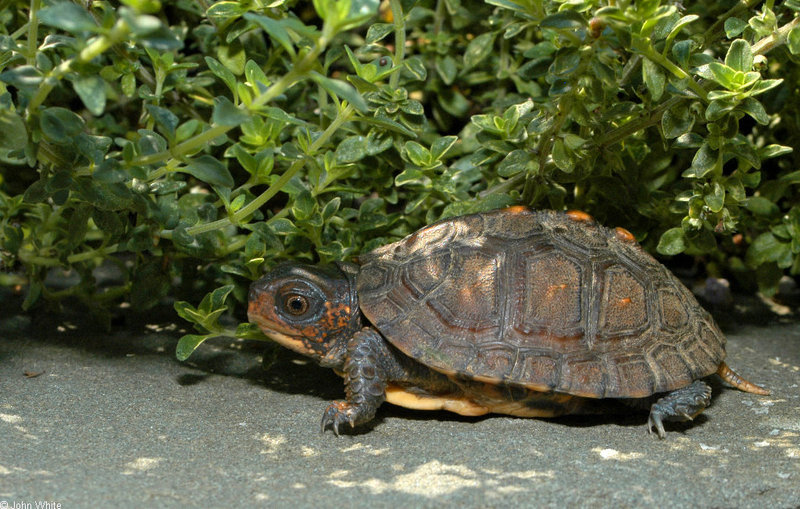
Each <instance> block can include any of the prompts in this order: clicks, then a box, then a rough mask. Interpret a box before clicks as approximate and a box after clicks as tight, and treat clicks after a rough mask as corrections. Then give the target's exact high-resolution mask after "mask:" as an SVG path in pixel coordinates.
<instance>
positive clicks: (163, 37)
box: [117, 7, 183, 51]
mask: <svg viewBox="0 0 800 509" xmlns="http://www.w3.org/2000/svg"><path fill="white" fill-rule="evenodd" d="M117 13H119V16H120V17H121V18H122V19H123V20H125V22H126V23H127V24H128V27H130V29H131V33H132V34H133V35H134V36H135V37H136V40H137V41H138V42H139V43H140V44H141V45H142V46H144V47H145V48H150V49H154V50H158V51H171V50H178V49H181V48H182V47H183V41H181V40H180V39H178V38H177V37H176V36H175V34H174V33H172V31H171V30H170V29H169V28H168V27H167V26H165V25H164V24H163V23H162V22H161V20H160V19H158V18H157V17H155V16H150V15H148V14H136V12H134V11H133V10H132V9H130V8H128V7H120V8H119V9H117Z"/></svg>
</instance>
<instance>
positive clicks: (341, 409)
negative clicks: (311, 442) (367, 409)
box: [321, 401, 356, 437]
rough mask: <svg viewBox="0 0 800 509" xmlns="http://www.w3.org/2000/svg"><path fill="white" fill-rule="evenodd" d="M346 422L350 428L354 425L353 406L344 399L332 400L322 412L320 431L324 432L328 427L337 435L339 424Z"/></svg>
mask: <svg viewBox="0 0 800 509" xmlns="http://www.w3.org/2000/svg"><path fill="white" fill-rule="evenodd" d="M344 423H348V424H350V428H355V427H356V417H355V408H354V407H353V406H352V405H350V404H349V403H348V402H346V401H334V402H333V403H331V404H330V405H328V408H326V409H325V412H324V413H323V414H322V422H321V425H322V429H321V433H325V430H327V429H328V428H329V427H330V428H331V429H333V434H334V435H336V436H337V437H338V436H339V426H340V425H342V424H344Z"/></svg>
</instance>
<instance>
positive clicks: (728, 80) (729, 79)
mask: <svg viewBox="0 0 800 509" xmlns="http://www.w3.org/2000/svg"><path fill="white" fill-rule="evenodd" d="M708 70H709V71H711V77H712V78H713V79H714V81H716V82H717V83H719V84H720V85H722V86H723V87H725V88H727V89H728V90H736V88H737V84H738V83H737V81H736V70H735V69H733V68H731V67H729V66H727V65H724V64H720V63H719V62H711V63H710V64H708Z"/></svg>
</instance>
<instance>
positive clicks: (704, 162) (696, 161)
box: [683, 143, 719, 178]
mask: <svg viewBox="0 0 800 509" xmlns="http://www.w3.org/2000/svg"><path fill="white" fill-rule="evenodd" d="M718 160H719V151H717V150H714V149H712V148H711V146H709V144H708V143H703V145H702V146H701V147H700V149H698V151H697V152H695V154H694V157H693V158H692V166H691V168H689V169H688V170H686V171H685V172H683V176H684V177H690V178H702V177H704V176H706V175H707V174H708V173H710V172H711V171H712V170H714V168H716V166H717V161H718Z"/></svg>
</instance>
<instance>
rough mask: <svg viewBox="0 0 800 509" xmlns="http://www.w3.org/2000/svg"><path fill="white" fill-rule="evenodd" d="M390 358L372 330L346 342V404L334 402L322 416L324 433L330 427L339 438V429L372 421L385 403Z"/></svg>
mask: <svg viewBox="0 0 800 509" xmlns="http://www.w3.org/2000/svg"><path fill="white" fill-rule="evenodd" d="M386 355H387V352H386V345H385V343H384V340H383V338H382V337H381V336H380V335H379V334H378V333H377V332H375V331H374V330H372V329H370V328H366V327H365V328H363V329H361V330H360V331H358V332H357V333H355V334H353V337H352V338H350V340H349V341H348V342H347V355H346V358H345V363H344V370H343V376H344V383H345V394H346V397H347V400H346V401H334V402H333V403H331V404H330V405H328V408H327V409H326V410H325V413H323V414H322V432H323V433H324V432H325V430H326V429H328V428H329V427H332V428H333V432H334V433H335V434H336V435H338V434H339V426H341V425H342V424H344V423H348V424H350V427H351V428H355V427H356V425H358V424H362V423H365V422H368V421H370V420H372V418H373V417H375V411H376V410H377V409H378V407H379V406H380V405H381V403H383V402H384V400H385V399H386V382H387V380H386V378H387V376H386V375H387V374H386V372H385V369H384V368H383V366H382V365H383V362H382V361H383V360H384V359H383V358H384V357H385V356H386Z"/></svg>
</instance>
